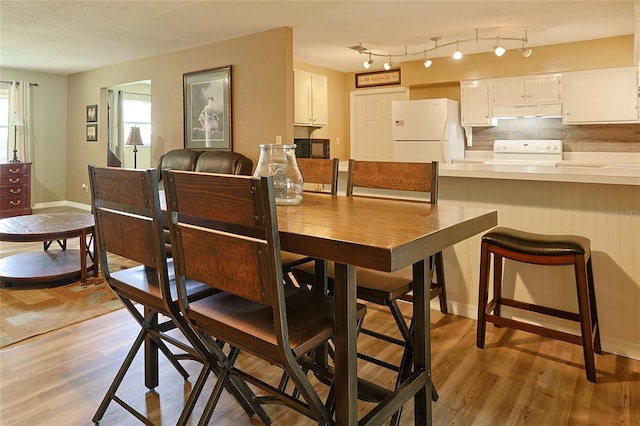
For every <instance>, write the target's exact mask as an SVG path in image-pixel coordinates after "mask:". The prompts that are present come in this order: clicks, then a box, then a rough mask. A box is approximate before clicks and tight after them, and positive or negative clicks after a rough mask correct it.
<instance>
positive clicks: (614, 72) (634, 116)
mask: <svg viewBox="0 0 640 426" xmlns="http://www.w3.org/2000/svg"><path fill="white" fill-rule="evenodd" d="M563 79H564V88H563V91H564V93H563V96H564V108H563V122H564V123H566V124H586V123H593V124H597V123H624V122H626V123H637V122H639V118H640V116H639V112H638V107H639V105H638V69H637V68H636V67H620V68H608V69H600V70H589V71H575V72H566V73H564V74H563Z"/></svg>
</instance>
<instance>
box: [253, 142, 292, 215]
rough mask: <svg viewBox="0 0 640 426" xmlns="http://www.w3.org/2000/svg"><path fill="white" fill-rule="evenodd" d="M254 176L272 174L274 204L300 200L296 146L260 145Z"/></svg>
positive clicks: (285, 203)
mask: <svg viewBox="0 0 640 426" xmlns="http://www.w3.org/2000/svg"><path fill="white" fill-rule="evenodd" d="M253 175H254V176H273V186H274V189H275V196H276V204H277V205H280V206H283V205H294V204H300V203H301V202H302V185H303V181H302V173H300V169H299V168H298V162H297V161H296V146H295V145H283V144H262V145H260V158H258V165H257V166H256V171H255V172H254V173H253Z"/></svg>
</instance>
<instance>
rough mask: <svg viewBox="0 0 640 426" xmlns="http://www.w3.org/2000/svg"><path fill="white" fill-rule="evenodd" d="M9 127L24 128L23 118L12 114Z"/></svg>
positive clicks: (15, 113)
mask: <svg viewBox="0 0 640 426" xmlns="http://www.w3.org/2000/svg"><path fill="white" fill-rule="evenodd" d="M9 126H16V127H22V126H24V121H22V117H20V116H19V115H18V113H17V112H14V113H13V114H11V117H10V118H9Z"/></svg>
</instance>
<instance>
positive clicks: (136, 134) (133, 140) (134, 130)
mask: <svg viewBox="0 0 640 426" xmlns="http://www.w3.org/2000/svg"><path fill="white" fill-rule="evenodd" d="M125 145H144V143H143V142H142V137H141V136H140V127H136V126H133V127H131V131H130V132H129V138H128V139H127V143H126V144H125Z"/></svg>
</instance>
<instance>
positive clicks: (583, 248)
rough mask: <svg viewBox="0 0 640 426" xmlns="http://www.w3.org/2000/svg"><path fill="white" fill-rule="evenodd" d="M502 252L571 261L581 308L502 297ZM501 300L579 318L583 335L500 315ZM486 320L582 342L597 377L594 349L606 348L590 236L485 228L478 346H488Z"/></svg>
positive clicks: (531, 259)
mask: <svg viewBox="0 0 640 426" xmlns="http://www.w3.org/2000/svg"><path fill="white" fill-rule="evenodd" d="M491 255H493V259H494V274H493V300H491V301H490V302H488V303H487V300H488V290H489V289H488V281H489V272H490V269H491ZM503 258H506V259H511V260H515V261H518V262H524V263H532V264H538V265H549V266H557V265H573V266H574V270H575V277H576V289H577V293H578V313H573V312H568V311H563V310H559V309H554V308H550V307H546V306H541V305H536V304H533V303H525V302H521V301H518V300H514V299H509V298H506V297H503V296H502V263H503ZM503 305H504V306H510V307H513V308H518V309H522V310H526V311H533V312H537V313H540V314H544V315H550V316H553V317H558V318H563V319H567V320H571V321H576V322H579V323H580V330H581V335H580V336H578V335H574V334H570V333H565V332H562V331H558V330H554V329H551V328H547V327H541V326H537V325H533V324H529V323H525V322H522V321H518V320H514V319H510V318H505V317H502V316H501V315H500V308H501V306H503ZM487 322H490V323H493V324H495V325H497V326H504V327H509V328H515V329H518V330H523V331H527V332H529V333H534V334H538V335H541V336H544V337H549V338H552V339H558V340H563V341H566V342H569V343H573V344H577V345H582V349H583V352H584V363H585V369H586V373H587V379H588V380H589V381H592V382H595V381H596V368H595V362H594V356H593V354H594V352H595V353H598V354H599V353H602V349H601V346H600V327H599V326H598V313H597V310H596V296H595V291H594V285H593V269H592V266H591V250H590V241H589V240H588V239H587V238H584V237H579V236H573V235H541V234H532V233H529V232H523V231H518V230H515V229H510V228H504V227H499V228H494V229H493V230H491V231H490V232H488V233H486V234H485V235H484V236H483V237H482V245H481V251H480V288H479V295H478V329H477V336H476V345H477V346H478V347H479V348H484V342H485V334H486V329H487Z"/></svg>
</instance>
